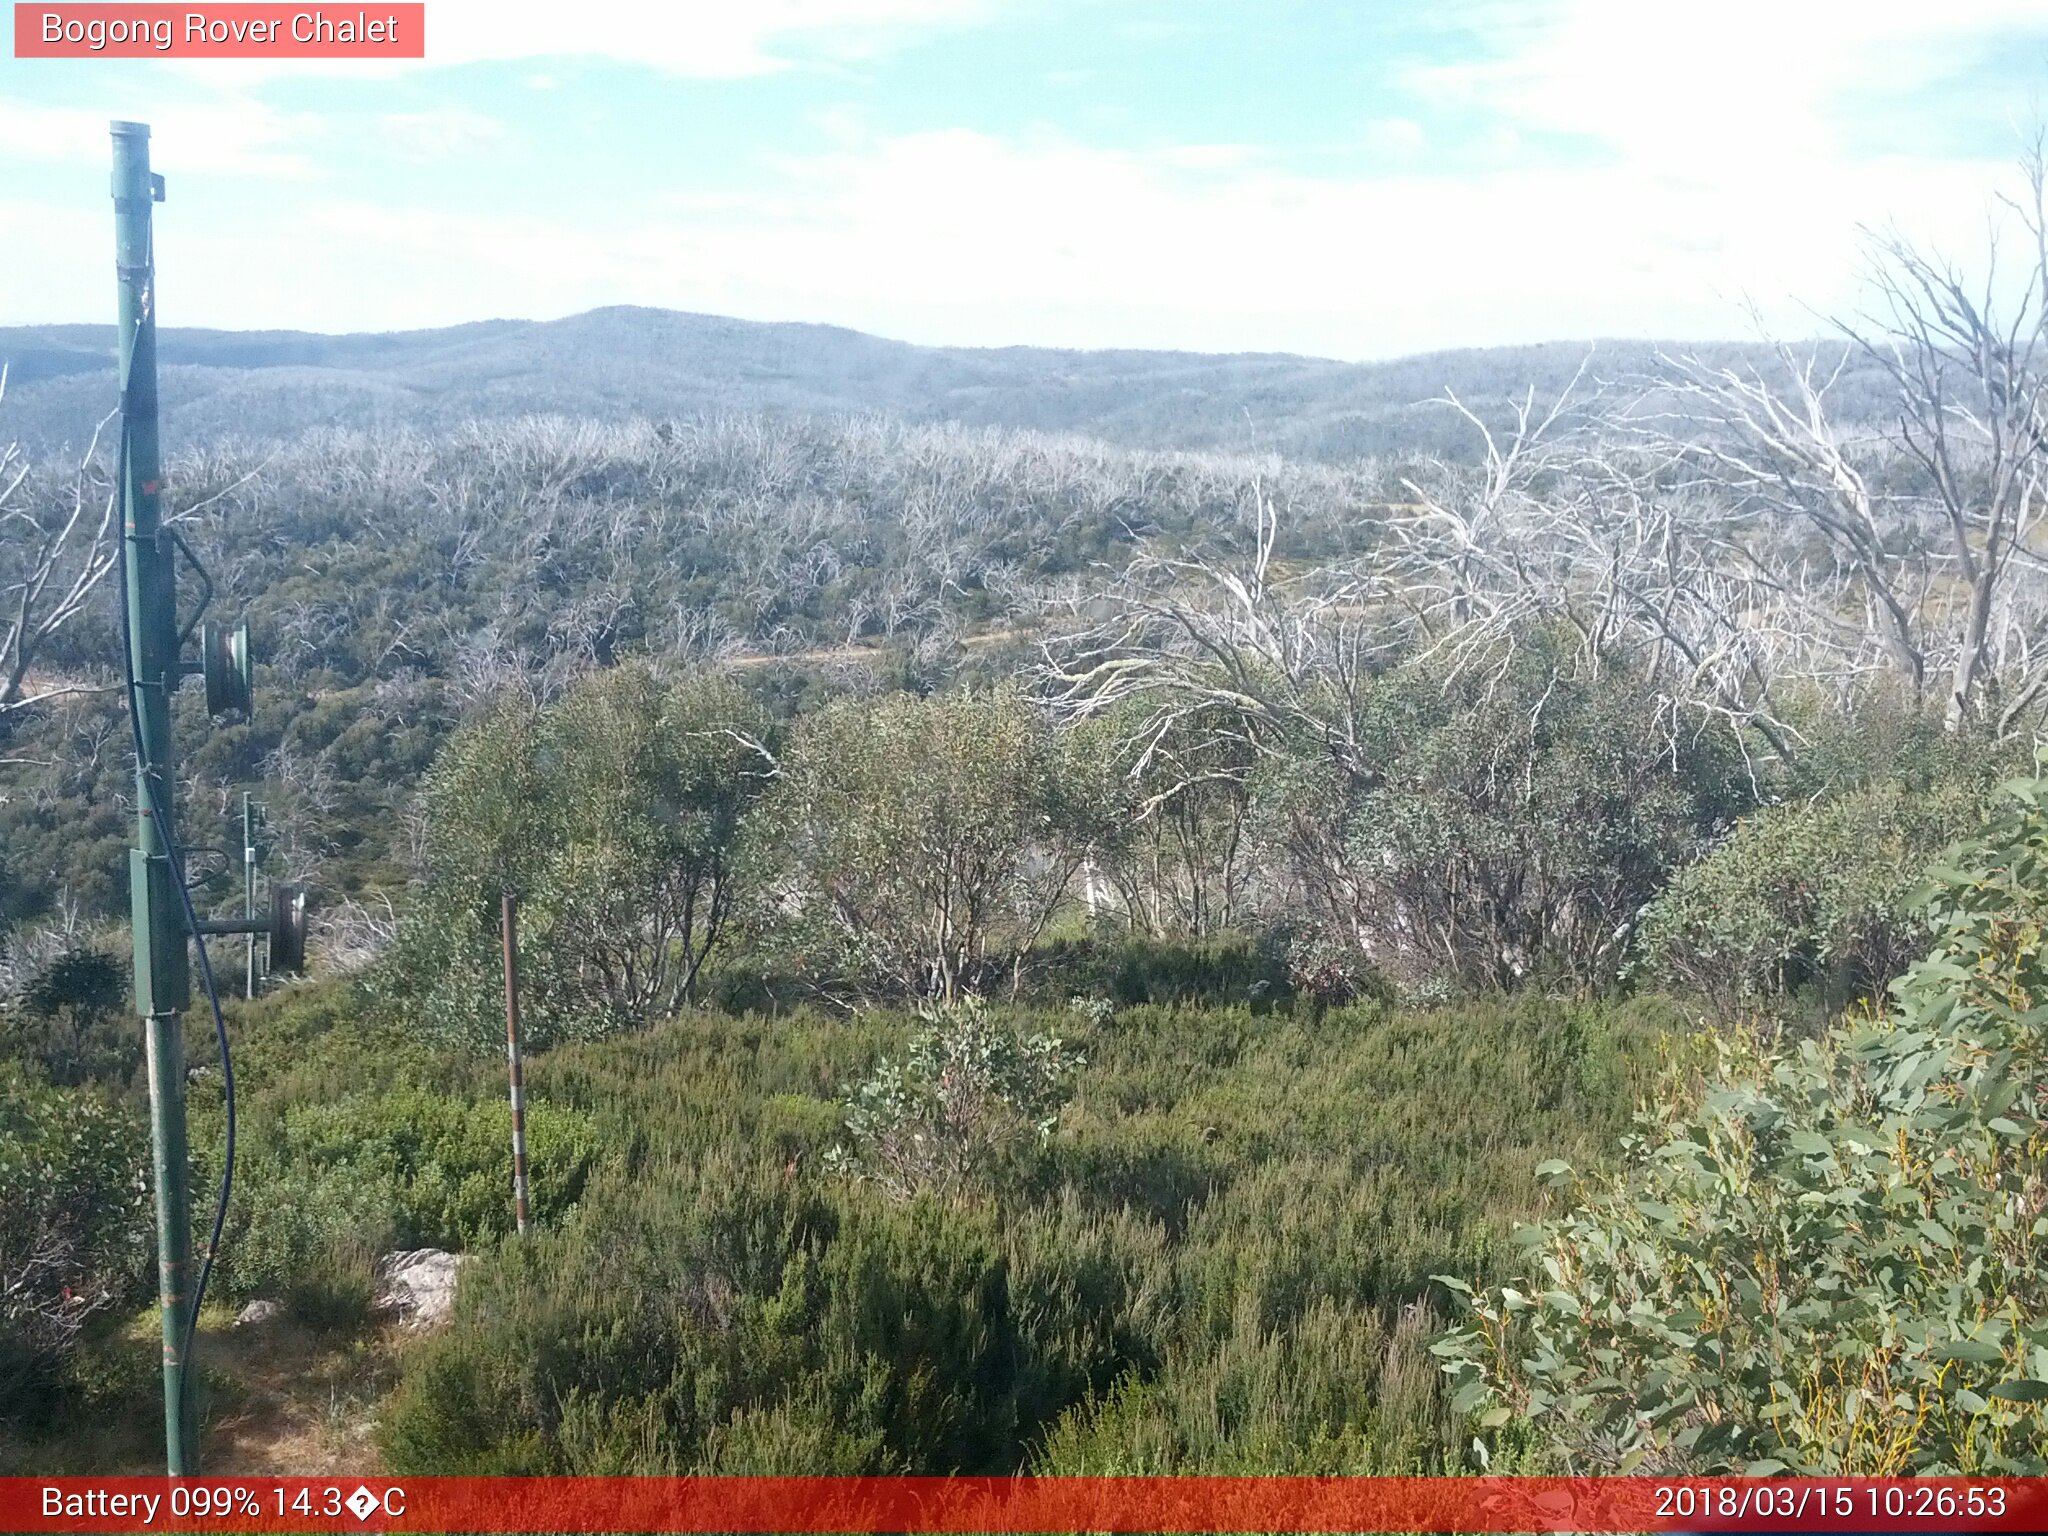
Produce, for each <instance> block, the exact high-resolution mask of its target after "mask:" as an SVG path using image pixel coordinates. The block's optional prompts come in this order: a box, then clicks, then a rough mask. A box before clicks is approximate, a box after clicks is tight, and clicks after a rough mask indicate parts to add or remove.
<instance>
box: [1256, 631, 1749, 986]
mask: <svg viewBox="0 0 2048 1536" xmlns="http://www.w3.org/2000/svg"><path fill="white" fill-rule="evenodd" d="M1357 716H1358V719H1357V729H1356V735H1357V738H1358V739H1357V740H1356V741H1354V742H1350V743H1348V744H1347V745H1346V746H1345V748H1344V751H1343V752H1342V753H1341V754H1333V753H1332V752H1331V751H1329V750H1328V749H1327V748H1326V747H1322V746H1320V745H1319V744H1316V743H1309V742H1304V743H1302V744H1300V745H1299V746H1297V747H1296V748H1295V749H1294V750H1293V751H1292V752H1291V753H1290V754H1288V755H1285V756H1281V757H1276V758H1275V759H1274V760H1272V761H1269V762H1267V763H1265V764H1263V765H1262V766H1261V769H1260V771H1259V775H1258V778H1257V781H1256V795H1255V802H1254V803H1255V808H1256V809H1257V811H1258V817H1257V824H1258V826H1259V827H1260V828H1261V832H1262V835H1263V836H1264V837H1266V838H1267V839H1269V840H1270V841H1271V843H1272V844H1273V845H1274V846H1277V847H1279V848H1282V849H1284V850H1285V852H1286V855H1287V860H1288V864H1289V869H1290V873H1291V875H1292V876H1293V879H1294V882H1295V883H1296V885H1297V886H1298V888H1299V890H1300V893H1301V901H1302V916H1303V918H1304V921H1305V926H1306V929H1307V931H1308V934H1309V936H1311V937H1314V936H1321V937H1322V939H1323V940H1324V941H1325V943H1326V946H1341V947H1344V948H1348V949H1349V951H1350V952H1351V955H1352V956H1353V964H1352V965H1351V966H1350V967H1344V966H1341V965H1337V966H1333V965H1332V964H1331V957H1329V956H1310V957H1308V958H1309V960H1310V962H1311V963H1308V964H1305V965H1304V966H1303V967H1302V968H1301V969H1300V970H1299V971H1298V985H1302V986H1305V987H1307V988H1309V989H1311V990H1313V989H1314V988H1315V987H1317V986H1318V985H1321V986H1322V987H1323V988H1324V989H1325V991H1326V992H1327V994H1328V995H1330V996H1332V997H1333V998H1337V997H1341V996H1342V995H1343V994H1344V993H1345V992H1358V991H1360V990H1363V989H1365V988H1367V987H1369V985H1370V980H1371V978H1370V976H1369V974H1368V973H1367V971H1366V970H1364V969H1362V968H1360V967H1359V966H1358V965H1357V963H1356V962H1357V961H1359V960H1363V961H1365V962H1368V963H1369V966H1370V967H1371V968H1372V969H1376V970H1378V971H1380V972H1383V973H1386V974H1387V975H1390V976H1391V977H1393V978H1394V979H1396V980H1397V981H1400V982H1403V983H1406V984H1410V985H1414V984H1416V983H1424V982H1431V981H1437V980H1441V981H1446V982H1449V983H1453V984H1455V985H1457V986H1460V987H1513V986H1517V985H1521V984H1524V983H1528V982H1549V983H1557V984H1563V985H1570V986H1576V987H1587V986H1602V985H1611V984H1612V983H1613V982H1614V980H1615V979H1616V977H1617V976H1618V974H1619V973H1620V971H1621V968H1622V965H1623V962H1624V961H1625V959H1626V958H1627V955H1628V949H1629V939H1630V937H1631V935H1632V933H1633V930H1634V925H1635V922H1636V919H1637V916H1638V914H1639V913H1640V912H1641V910H1642V908H1643V906H1644V905H1645V904H1646V903H1647V902H1648V901H1649V900H1650V899H1651V897H1653V896H1654V895H1656V893H1657V891H1658V890H1659V889H1660V888H1661V887H1662V886H1663V884H1664V882H1665V881H1666V880H1667V879H1669V878H1670V876H1671V874H1672V872H1673V871H1675V870H1677V869H1680V868H1682V867H1683V866H1685V865H1686V864H1688V863H1690V862H1691V861H1692V860H1693V859H1694V858H1696V857H1697V856H1698V854H1699V852H1700V851H1701V850H1702V849H1703V848H1704V847H1706V846H1707V845H1708V844H1709V843H1710V842H1711V841H1712V840H1713V839H1714V838H1715V837H1717V836H1719V835H1720V834H1721V833H1722V832H1723V831H1725V829H1726V828H1727V827H1728V826H1729V825H1730V824H1731V823H1732V822H1733V820H1734V818H1735V817H1736V815H1738V814H1739V813H1740V812H1742V811H1744V810H1746V809H1748V808H1749V806H1750V805H1751V804H1753V803H1754V801H1753V794H1752V789H1751V784H1750V780H1749V776H1748V774H1747V773H1746V772H1745V770H1744V767H1743V759H1742V755H1741V752H1740V746H1739V743H1738V741H1737V740H1736V738H1735V736H1734V735H1733V734H1732V733H1731V732H1730V731H1728V730H1726V729H1724V728H1722V727H1720V726H1718V725H1715V724H1713V723H1711V722H1708V723H1701V722H1679V721H1675V720H1674V719H1673V718H1672V716H1671V714H1670V712H1669V710H1668V708H1666V706H1665V701H1663V700H1662V699H1661V697H1660V696H1659V695H1658V694H1657V693H1656V691H1655V690H1654V689H1653V688H1651V687H1650V686H1649V685H1648V684H1646V683H1645V682H1644V681H1643V680H1642V678H1641V676H1640V675H1639V673H1638V672H1637V671H1636V670H1635V669H1634V668H1632V667H1631V666H1630V665H1629V663H1628V659H1627V658H1626V657H1620V656H1610V657H1606V658H1603V664H1602V665H1601V666H1599V667H1597V668H1594V667H1588V666H1587V665H1585V664H1584V663H1583V661H1582V660H1580V659H1579V657H1578V651H1577V641H1576V640H1575V639H1574V640H1572V641H1570V642H1569V643H1567V642H1565V641H1562V640H1558V639H1555V638H1553V637H1549V636H1546V635H1545V634H1542V633H1535V634H1532V635H1528V636H1525V637H1523V639H1522V640H1521V641H1520V642H1519V643H1517V644H1516V645H1515V646H1514V647H1513V648H1512V649H1511V650H1509V651H1507V652H1506V653H1505V654H1504V655H1503V656H1501V657H1500V658H1499V659H1498V661H1497V663H1492V664H1486V665H1479V664H1473V665H1469V666H1467V667H1465V668H1462V669H1461V670H1459V671H1458V672H1457V673H1456V674H1455V675H1454V676H1452V677H1451V678H1450V679H1448V680H1446V678H1445V677H1444V676H1443V674H1442V670H1441V667H1440V665H1438V664H1436V663H1433V662H1427V661H1414V662H1410V663H1408V664H1406V665H1404V666H1401V667H1398V668H1396V669H1394V670H1392V671H1390V672H1388V673H1386V674H1384V675H1383V676H1381V677H1378V678H1376V679H1374V680H1373V681H1372V683H1371V686H1370V690H1369V692H1368V693H1367V695H1366V696H1365V698H1364V699H1363V700H1361V701H1360V703H1359V704H1358V706H1357ZM1319 978H1324V979H1322V980H1320V981H1319Z"/></svg>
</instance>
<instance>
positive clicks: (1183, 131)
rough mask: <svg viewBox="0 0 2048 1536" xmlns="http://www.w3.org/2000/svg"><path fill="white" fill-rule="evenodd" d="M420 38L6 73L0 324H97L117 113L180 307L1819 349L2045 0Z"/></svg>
mask: <svg viewBox="0 0 2048 1536" xmlns="http://www.w3.org/2000/svg"><path fill="white" fill-rule="evenodd" d="M335 9H340V7H335ZM348 9H349V11H350V12H351V13H352V12H353V10H354V9H355V7H349V8H348ZM111 10H112V8H110V14H111ZM427 37H428V41H427V57H426V58H425V59H424V60H423V61H419V62H414V63H406V64H399V63H395V62H377V63H363V62H351V61H325V62H320V63H310V64H290V63H286V62H282V61H262V62H253V61H239V60H210V61H199V60H179V59H175V58H173V59H148V60H109V59H98V60H72V59H57V60H49V59H38V60H20V59H15V58H12V57H7V58H4V59H0V324H22V323H40V322H56V321H105V320H110V319H111V318H112V310H113V292H114V284H113V274H112V271H111V264H112V250H111V245H112V217H111V208H110V205H109V202H108V198H107V179H106V172H107V165H108V148H107V131H106V125H107V121H108V120H109V119H110V118H124V119H136V120H141V121H145V122H148V123H150V124H151V125H152V127H153V149H154V156H155V163H156V167H157V169H158V170H159V171H161V172H162V173H163V174H164V175H165V177H166V178H167V181H168V184H169V198H168V201H167V202H166V203H165V204H164V205H162V206H161V207H159V208H158V210H157V253H158V264H159V291H160V302H161V310H160V315H161V318H162V321H163V323H165V324H168V325H199V326H214V327H224V328H231V329H270V328H291V329H303V330H317V331H359V330H400V329H412V328H418V327H429V326H440V325H450V324H456V323H460V322H464V321H471V320H482V319H493V318H531V319H551V318H556V317H559V316H563V315H568V314H574V313H577V312H579V311H582V310H586V309H591V308H594V307H597V306H599V305H608V304H644V305H655V306H661V307H665V308H673V309H686V310H696V311H702V312H708V313H715V314H724V315H734V316H739V317H743V318H747V319H757V320H803V321H822V322H828V323H831V324H836V325H843V326H850V327H853V328H855V329H859V330H863V331H869V332H873V333H876V334H880V335H885V336H892V337H898V338H902V339H905V340H909V341H916V342H925V343H943V344H958V345H974V346H1002V345H1012V344H1025V345H1047V346H1074V347H1171V348H1184V349H1189V350H1197V351H1268V352H1275V351H1277V352H1297V353H1306V354H1312V355H1317V356H1324V357H1337V358H1346V359H1369V358H1380V357H1390V356H1397V355H1402V354H1407V353H1414V352H1420V351H1428V350H1434V349H1438V348H1445V347H1459V346H1485V345H1496V344H1505V343H1519V342H1532V341H1544V340H1557V339H1583V338H1592V337H1611V336H1657V337H1665V338H1685V339H1694V340H1705V339H1712V338H1722V337H1734V336H1747V335H1753V334H1755V333H1756V331H1757V329H1759V328H1762V329H1764V330H1765V331H1768V332H1771V333H1773V334H1781V335H1793V336H1806V335H1812V334H1815V333H1817V332H1819V331H1820V330H1822V329H1823V326H1822V324H1821V319H1820V317H1823V316H1827V315H1834V314H1842V313H1850V312H1853V311H1854V310H1855V309H1857V308H1858V307H1859V306H1861V305H1863V304H1864V303H1865V302H1867V297H1868V293H1869V290H1868V287H1867V274H1868V245H1867V240H1868V233H1869V231H1871V230H1873V229H1876V230H1892V229H1896V230H1897V231H1899V232H1901V233H1903V234H1905V235H1906V236H1907V237H1908V238H1910V239H1913V240H1915V241H1918V242H1920V243H1922V244H1925V245H1928V246H1930V247H1932V248H1934V249H1936V250H1938V251H1941V252H1943V253H1945V254H1947V255H1949V256H1951V257H1953V258H1954V259H1956V260H1958V261H1959V262H1961V263H1962V264H1963V265H1964V266H1965V267H1967V268H1970V269H1972V270H1976V269H1978V267H1979V266H1980V265H1981V261H1982V257H1983V253H1984V250H1985V247H1986V241H1987V238H1988V233H1989V229H1990V227H1991V224H1992V222H1993V214H1994V212H1995V210H1996V209H1997V207H1998V203H1997V199H1998V197H1999V195H2000V194H2001V193H2003V194H2006V195H2014V194H2017V193H2019V192H2021V191H2023V190H2024V184H2023V182H2022V181H2021V179H2020V177H2019V175H2018V172H2017V170H2016V169H2015V165H2016V161H2017V158H2018V156H2019V154H2020V152H2021V151H2022V149H2023V147H2024V145H2025V143H2026V142H2027V140H2028V139H2029V137H2030V135H2031V134H2032V132H2033V130H2034V128H2035V126H2036V125H2038V124H2039V123H2040V122H2042V121H2043V120H2044V118H2048V100H2044V98H2048V91H2044V86H2048V0H1940V3H1938V4H1930V3H1927V0H1912V3H1901V0H1856V3H1849V0H1716V3H1714V4H1712V5H1704V4H1683V5H1681V4H1676V3H1669V0H722V3H710V0H670V3H667V4H659V5H657V4H646V3H636V4H625V3H617V0H555V3H548V4H540V3H535V0H428V4H427Z"/></svg>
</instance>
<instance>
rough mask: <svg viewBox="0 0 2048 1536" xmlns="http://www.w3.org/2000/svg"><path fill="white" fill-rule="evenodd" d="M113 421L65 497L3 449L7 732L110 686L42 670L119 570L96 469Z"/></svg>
mask: <svg viewBox="0 0 2048 1536" xmlns="http://www.w3.org/2000/svg"><path fill="white" fill-rule="evenodd" d="M6 389H7V370H6V369H5V367H0V398H4V396H5V394H6ZM110 420H112V418H111V417H108V418H107V420H103V421H102V422H101V423H100V426H99V428H98V429H95V431H94V433H93V437H92V441H91V443H90V444H88V446H87V448H86V451H85V454H84V456H83V458H82V459H81V460H80V463H79V465H78V468H77V470H76V471H75V472H74V473H73V474H72V475H71V476H70V478H69V483H68V484H67V485H65V486H64V487H63V488H62V489H61V490H56V489H54V488H53V489H51V490H49V491H45V490H44V488H43V487H42V486H41V485H40V484H39V481H38V477H37V475H36V473H35V470H34V466H32V465H31V464H30V463H29V462H28V461H27V459H26V457H25V456H24V455H23V454H22V452H21V450H20V447H19V446H18V445H17V444H14V443H8V444H6V445H5V446H4V447H0V725H4V723H5V722H6V719H7V717H8V716H9V715H11V714H14V713H16V712H18V711H21V710H25V709H30V708H33V707H34V706H36V705H38V704H43V703H47V702H48V701H50V700H52V699H57V698H63V697H65V696H67V695H70V694H77V693H89V692H96V691H100V690H101V689H102V688H103V687H106V686H111V685H103V684H100V683H97V682H93V681H90V680H87V679H83V678H79V677H75V676H69V677H41V676H38V675H37V674H36V671H35V668H36V666H37V664H38V662H39V661H40V660H41V659H42V658H43V657H44V656H46V655H47V653H48V650H49V647H50V643H51V641H52V640H53V639H54V638H55V637H56V635H57V634H58V632H59V631H61V630H62V629H63V628H64V627H65V626H66V625H68V624H70V623H71V622H73V621H74V620H75V619H76V618H77V617H78V616H79V615H80V614H81V613H83V612H84V611H85V610H86V607H87V604H88V603H89V602H90V600H91V598H92V594H93V591H94V589H95V588H97V587H98V586H99V584H100V582H101V580H102V579H103V578H104V577H105V576H106V574H107V572H108V571H110V570H112V569H113V563H114V557H115V550H114V545H113V543H112V541H111V540H109V539H108V537H107V534H108V531H109V530H110V529H111V528H112V526H113V520H114V501H115V498H114V495H113V490H112V488H111V486H109V485H108V483H107V481H106V477H105V476H104V475H103V474H102V473H101V472H100V470H99V467H98V463H97V455H98V450H99V439H100V431H101V430H103V429H104V428H105V427H106V425H107V421H110Z"/></svg>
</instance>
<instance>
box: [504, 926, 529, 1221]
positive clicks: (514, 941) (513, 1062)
mask: <svg viewBox="0 0 2048 1536" xmlns="http://www.w3.org/2000/svg"><path fill="white" fill-rule="evenodd" d="M499 915H500V922H501V925H502V927H503V929H504V936H505V1061H506V1065H507V1066H508V1067H509V1068H510V1070H511V1073H512V1214H513V1217H514V1219H515V1220H516V1221H517V1222H518V1223H519V1231H520V1234H521V1235H522V1236H523V1235H524V1234H525V1232H526V1081H525V1079H524V1077H523V1076H522V1075H521V1072H520V1068H519V903H518V901H517V900H516V899H515V898H514V897H513V896H512V894H511V893H510V892H509V891H508V892H507V893H506V894H505V897H504V902H503V906H502V908H501V911H500V914H499Z"/></svg>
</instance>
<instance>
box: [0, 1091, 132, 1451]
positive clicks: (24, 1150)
mask: <svg viewBox="0 0 2048 1536" xmlns="http://www.w3.org/2000/svg"><path fill="white" fill-rule="evenodd" d="M144 1126H145V1122H144V1121H143V1120H142V1118H141V1117H140V1116H137V1115H133V1114H129V1113H125V1112H124V1111H123V1110H122V1109H121V1108H120V1107H119V1106H118V1105H116V1104H114V1103H113V1102H112V1101H110V1100H109V1099H108V1098H106V1097H105V1096H104V1095H103V1094H101V1093H100V1092H98V1091H97V1090H93V1089H86V1088H58V1087H52V1086H49V1085H47V1084H42V1083H38V1082H35V1081H34V1080H32V1079H31V1078H30V1077H29V1075H28V1074H27V1073H26V1072H25V1071H23V1069H22V1068H21V1067H20V1066H19V1065H17V1064H15V1063H13V1062H6V1061H0V1417H11V1416H13V1415H15V1414H19V1413H29V1414H31V1416H33V1413H34V1412H35V1411H37V1410H38V1409H39V1408H40V1407H41V1406H42V1405H43V1404H45V1402H46V1400H47V1397H48V1394H49V1393H51V1392H52V1391H53V1390H55V1389H56V1387H57V1385H58V1382H59V1379H60V1377H61V1374H62V1370H63V1367H64V1366H65V1364H66V1362H67V1360H69V1359H70V1358H71V1356H72V1354H73V1352H74V1350H75V1349H76V1348H77V1346H78V1345H79V1343H80V1339H81V1335H82V1334H83V1333H84V1331H85V1330H86V1328H87V1326H88V1324H89V1323H90V1321H91V1320H92V1319H93V1318H94V1317H95V1316H97V1315H99V1314H101V1313H107V1314H109V1315H118V1314H119V1313H120V1312H122V1311H123V1310H125V1309H126V1308H128V1307H130V1306H133V1305H135V1304H137V1303H138V1302H139V1301H140V1300H141V1299H142V1298H143V1297H144V1296H146V1295H148V1294H149V1282H150V1265H149V1258H150V1245H149V1236H150V1227H149V1186H148V1184H147V1182H146V1173H147V1168H148V1162H147V1142H146V1133H145V1129H144Z"/></svg>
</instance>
